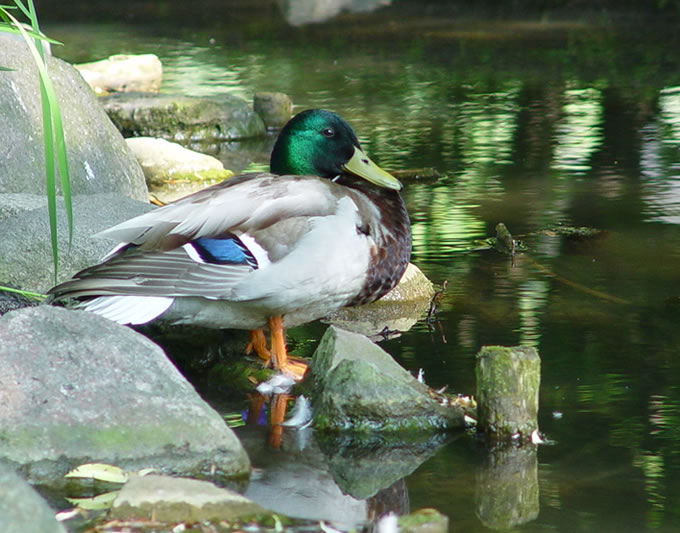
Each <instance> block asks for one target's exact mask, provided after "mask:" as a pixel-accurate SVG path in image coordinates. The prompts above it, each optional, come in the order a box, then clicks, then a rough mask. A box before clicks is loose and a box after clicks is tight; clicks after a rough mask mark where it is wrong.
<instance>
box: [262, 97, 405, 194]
mask: <svg viewBox="0 0 680 533" xmlns="http://www.w3.org/2000/svg"><path fill="white" fill-rule="evenodd" d="M270 168H271V171H272V172H274V173H275V174H296V175H313V176H320V177H322V178H327V179H333V178H335V177H336V176H339V175H342V174H344V173H350V174H354V175H356V176H359V177H361V178H363V179H365V180H367V181H369V182H371V183H373V184H374V185H378V186H379V187H384V188H387V189H394V190H397V191H398V190H400V189H401V183H399V180H397V179H396V178H395V177H394V176H392V175H391V174H389V173H387V172H385V171H384V170H383V169H381V168H380V167H379V166H378V165H376V164H375V163H374V162H373V161H371V159H370V158H369V157H368V156H367V155H366V154H365V153H364V151H363V150H362V149H361V146H360V145H359V141H358V139H357V136H356V134H355V133H354V130H353V129H352V127H351V126H350V125H349V124H347V122H345V121H344V120H343V119H342V118H341V117H340V115H338V114H336V113H333V112H331V111H325V110H323V109H309V110H307V111H303V112H302V113H299V114H297V115H295V116H294V117H293V118H292V119H291V120H290V121H289V122H288V124H286V125H285V126H284V128H283V129H282V130H281V133H280V134H279V138H278V139H277V140H276V144H275V145H274V150H273V151H272V156H271V161H270Z"/></svg>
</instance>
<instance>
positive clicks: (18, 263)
mask: <svg viewBox="0 0 680 533" xmlns="http://www.w3.org/2000/svg"><path fill="white" fill-rule="evenodd" d="M4 197H5V195H2V194H0V206H2V205H3V204H4V202H3V201H2V199H3V198H4ZM19 198H20V199H21V202H20V204H21V205H25V206H30V204H31V201H30V197H27V195H22V196H20V197H19ZM34 199H35V205H42V202H44V196H42V195H35V196H34ZM16 200H17V197H16V195H13V197H12V198H11V201H10V202H9V203H10V204H11V205H17V201H16ZM58 206H59V215H60V216H59V217H58V228H59V250H60V253H59V257H60V266H59V281H64V280H66V279H68V278H70V277H71V276H72V275H73V274H74V273H76V272H77V271H79V270H82V269H83V268H86V267H88V266H91V265H92V264H94V263H96V262H98V261H99V260H100V259H101V257H102V256H103V255H105V254H106V253H107V252H109V251H110V250H111V249H112V248H113V246H115V245H116V244H117V243H115V242H113V241H111V240H108V239H100V238H92V235H93V234H95V233H97V232H99V231H103V230H105V229H106V228H109V227H111V226H113V225H115V224H118V223H119V222H122V221H124V220H127V219H129V218H132V217H134V216H137V215H141V214H142V213H146V212H147V211H149V210H150V209H152V208H153V206H152V205H151V204H149V203H144V202H139V201H137V200H132V199H129V198H125V197H122V196H120V195H118V194H112V193H109V194H94V195H83V196H75V197H74V198H73V218H74V236H73V243H72V245H71V246H70V247H69V244H68V229H67V227H66V221H65V217H64V215H63V208H62V202H61V200H60V201H59V202H58ZM0 235H2V239H0V282H1V283H0V285H2V284H8V283H9V284H11V285H13V286H15V287H18V288H21V289H24V290H29V291H34V292H45V291H47V289H49V288H50V287H51V286H53V285H54V268H53V265H52V244H51V242H50V230H49V222H48V215H47V207H39V208H37V209H31V210H27V211H17V213H16V214H14V215H13V216H8V217H6V218H3V219H0Z"/></svg>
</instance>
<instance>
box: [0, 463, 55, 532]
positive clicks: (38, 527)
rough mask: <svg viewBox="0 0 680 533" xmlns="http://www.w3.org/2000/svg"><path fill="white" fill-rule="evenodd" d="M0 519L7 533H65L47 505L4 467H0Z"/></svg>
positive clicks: (28, 486)
mask: <svg viewBox="0 0 680 533" xmlns="http://www.w3.org/2000/svg"><path fill="white" fill-rule="evenodd" d="M0 516H2V530H3V531H6V532H8V533H66V529H64V526H63V525H61V524H60V523H59V522H57V521H56V519H55V518H54V511H53V510H52V509H51V508H50V506H49V505H47V502H45V500H43V499H42V497H41V496H40V495H39V494H38V493H37V492H36V491H35V489H34V488H33V487H31V486H30V485H29V484H28V483H26V482H25V481H24V480H23V479H22V478H20V477H19V476H17V475H16V474H15V473H14V472H13V471H12V470H10V469H9V468H8V467H7V466H5V465H2V464H0Z"/></svg>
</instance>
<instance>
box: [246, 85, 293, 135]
mask: <svg viewBox="0 0 680 533" xmlns="http://www.w3.org/2000/svg"><path fill="white" fill-rule="evenodd" d="M253 109H254V110H255V112H256V113H257V114H258V115H260V117H262V120H264V123H265V124H266V125H267V128H268V129H270V130H272V129H281V128H283V127H284V126H285V125H286V122H288V121H289V120H290V117H292V116H293V101H292V100H291V99H290V96H288V95H287V94H285V93H265V92H262V93H255V96H254V97H253Z"/></svg>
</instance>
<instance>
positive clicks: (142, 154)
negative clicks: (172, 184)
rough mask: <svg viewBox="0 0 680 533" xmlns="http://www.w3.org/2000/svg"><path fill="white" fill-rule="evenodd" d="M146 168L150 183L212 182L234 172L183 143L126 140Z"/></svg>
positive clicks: (208, 183)
mask: <svg viewBox="0 0 680 533" xmlns="http://www.w3.org/2000/svg"><path fill="white" fill-rule="evenodd" d="M126 141H127V144H128V146H129V147H130V148H131V149H132V151H133V152H134V154H135V157H136V158H137V161H138V162H139V164H140V165H141V167H142V170H143V171H144V177H145V178H146V182H147V184H149V185H150V186H160V185H164V184H166V183H167V182H168V181H187V180H188V181H191V182H200V183H202V184H203V185H210V184H212V183H217V182H218V181H222V180H225V179H227V178H229V177H231V176H233V175H234V173H233V172H231V171H230V170H226V169H225V168H224V165H223V164H222V163H221V162H220V161H219V160H218V159H215V158H214V157H212V156H209V155H205V154H200V153H198V152H194V151H193V150H189V149H187V148H184V147H183V146H181V145H179V144H177V143H173V142H170V141H166V140H165V139H156V138H153V137H131V138H129V139H126Z"/></svg>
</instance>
